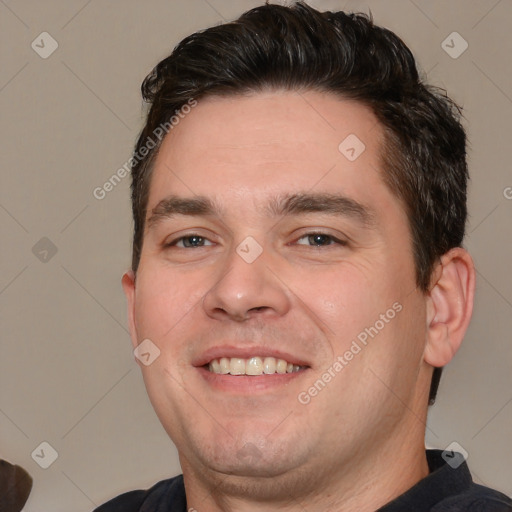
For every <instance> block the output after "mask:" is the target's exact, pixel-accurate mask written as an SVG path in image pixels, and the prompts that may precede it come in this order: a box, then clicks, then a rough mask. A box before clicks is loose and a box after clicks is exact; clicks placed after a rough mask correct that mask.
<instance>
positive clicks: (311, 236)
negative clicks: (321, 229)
mask: <svg viewBox="0 0 512 512" xmlns="http://www.w3.org/2000/svg"><path fill="white" fill-rule="evenodd" d="M301 240H305V241H304V242H301ZM297 243H298V244H299V245H312V246H316V247H324V246H327V245H333V243H334V244H336V243H337V244H340V245H346V242H343V241H342V240H338V239H337V238H335V237H333V236H331V235H326V234H325V233H308V234H307V235H304V236H301V237H300V238H299V239H298V240H297Z"/></svg>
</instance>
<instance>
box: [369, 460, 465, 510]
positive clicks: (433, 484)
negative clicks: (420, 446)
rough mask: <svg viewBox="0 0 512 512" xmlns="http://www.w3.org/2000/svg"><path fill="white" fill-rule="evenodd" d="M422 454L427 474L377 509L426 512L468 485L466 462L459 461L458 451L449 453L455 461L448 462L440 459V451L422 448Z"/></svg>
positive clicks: (460, 491)
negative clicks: (427, 469)
mask: <svg viewBox="0 0 512 512" xmlns="http://www.w3.org/2000/svg"><path fill="white" fill-rule="evenodd" d="M426 454H427V462H428V468H429V471H430V473H429V474H428V475H427V476H426V477H425V478H424V479H423V480H420V481H419V482H418V483H417V484H416V485H414V486H413V487H411V488H410V489H409V490H408V491H406V492H405V493H404V494H402V495H400V496H398V498H396V499H394V500H393V501H391V502H389V503H388V504H386V505H384V506H383V507H381V508H379V510H378V511H377V512H404V511H410V510H414V511H415V512H429V511H430V510H431V509H432V507H433V506H434V505H436V504H437V503H439V502H440V501H443V500H444V499H445V498H448V497H449V496H453V495H456V494H460V493H462V492H463V491H465V490H466V489H468V488H469V487H470V486H471V483H472V479H471V474H470V472H469V468H468V465H467V464H466V462H465V461H464V462H462V463H460V462H461V459H460V458H461V457H462V455H461V454H459V453H455V454H453V453H452V455H454V459H453V460H454V463H455V464H451V465H450V464H448V463H447V462H446V461H445V460H444V459H443V457H442V454H443V451H442V450H426ZM452 466H453V467H452ZM455 466H457V467H455Z"/></svg>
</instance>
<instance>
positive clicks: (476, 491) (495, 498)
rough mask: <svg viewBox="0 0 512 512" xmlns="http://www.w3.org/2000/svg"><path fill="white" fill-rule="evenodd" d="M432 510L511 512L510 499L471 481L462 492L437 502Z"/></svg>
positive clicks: (511, 504)
mask: <svg viewBox="0 0 512 512" xmlns="http://www.w3.org/2000/svg"><path fill="white" fill-rule="evenodd" d="M432 512H512V500H511V499H510V498H509V497H508V496H506V495H505V494H502V493H501V492H498V491H495V490H494V489H490V488H488V487H484V486H482V485H478V484H475V483H473V484H471V486H470V487H469V488H468V489H467V490H465V491H464V492H463V493H461V494H457V495H455V496H451V497H449V498H447V499H445V500H443V501H442V502H440V503H438V504H437V505H436V506H435V507H434V508H433V509H432Z"/></svg>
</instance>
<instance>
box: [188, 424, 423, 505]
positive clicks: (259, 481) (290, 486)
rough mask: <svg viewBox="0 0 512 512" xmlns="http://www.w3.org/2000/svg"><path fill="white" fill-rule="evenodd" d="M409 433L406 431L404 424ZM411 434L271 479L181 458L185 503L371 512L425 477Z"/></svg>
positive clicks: (417, 442)
mask: <svg viewBox="0 0 512 512" xmlns="http://www.w3.org/2000/svg"><path fill="white" fill-rule="evenodd" d="M408 427H409V428H410V427H411V426H410V425H408ZM417 430H418V431H420V432H423V433H422V435H421V437H419V438H418V436H416V439H415V442H414V444H413V443H411V431H410V430H409V431H405V432H402V433H398V434H402V435H403V437H400V435H397V436H395V442H387V443H386V444H385V445H383V446H380V449H372V450H367V451H366V455H365V457H364V458H362V457H361V453H356V456H355V457H354V458H353V460H351V461H349V462H347V463H346V464H344V467H341V468H326V471H322V470H321V469H320V470H319V471H315V472H312V471H311V469H308V470H306V469H305V468H302V469H300V468H299V469H297V470H296V471H295V472H294V474H291V473H287V474H285V475H281V476H280V477H274V478H272V479H264V478H252V477H251V478H244V477H239V476H233V475H225V474H220V475H219V474H218V473H213V472H211V471H204V468H203V470H202V471H200V472H196V471H195V470H193V469H192V466H191V465H190V464H188V462H187V461H186V460H184V459H183V458H182V460H181V462H182V468H183V475H184V481H185V488H186V494H187V503H188V504H189V505H188V506H189V510H190V507H191V508H192V509H197V510H199V511H201V512H235V511H236V512H257V511H258V512H260V511H266V512H277V511H279V512H292V511H293V512H296V511H303V510H308V511H311V512H316V511H318V512H324V511H325V510H329V511H333V512H334V511H335V512H355V511H357V512H372V511H375V510H377V509H378V508H380V507H382V506H383V505H385V504H386V503H388V502H390V501H392V500H393V499H395V498H396V497H398V496H400V495H401V494H403V493H404V492H405V491H407V490H408V489H410V488H411V487H412V486H414V485H415V484H416V483H418V482H419V481H420V480H421V479H423V478H424V477H426V476H427V475H428V472H429V471H428V464H427V459H426V455H425V447H424V440H423V439H424V437H423V436H424V431H423V430H422V429H417Z"/></svg>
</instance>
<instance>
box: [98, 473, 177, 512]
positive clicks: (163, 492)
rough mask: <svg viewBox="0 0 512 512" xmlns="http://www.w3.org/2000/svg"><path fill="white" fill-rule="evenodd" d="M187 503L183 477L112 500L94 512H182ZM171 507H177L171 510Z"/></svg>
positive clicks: (163, 481)
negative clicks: (164, 511)
mask: <svg viewBox="0 0 512 512" xmlns="http://www.w3.org/2000/svg"><path fill="white" fill-rule="evenodd" d="M184 503H185V488H184V485H183V475H179V476H176V477H174V478H170V479H169V480H162V481H161V482H158V483H157V484H155V485H154V486H153V487H151V489H147V490H140V491H131V492H127V493H125V494H121V495H120V496H117V497H116V498H113V499H111V500H110V501H108V502H107V503H104V504H103V505H101V506H100V507H98V508H96V509H95V510H94V511H93V512H145V511H152V512H156V511H158V510H160V506H163V507H165V508H162V510H166V511H167V510H169V511H171V510H176V511H177V512H181V510H182V509H183V504H184ZM169 505H175V506H176V508H175V507H173V508H172V509H169Z"/></svg>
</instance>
